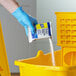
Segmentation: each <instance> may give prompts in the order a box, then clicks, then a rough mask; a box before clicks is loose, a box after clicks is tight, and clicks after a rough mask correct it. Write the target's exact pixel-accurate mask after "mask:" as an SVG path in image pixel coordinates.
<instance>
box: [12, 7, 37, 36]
mask: <svg viewBox="0 0 76 76" xmlns="http://www.w3.org/2000/svg"><path fill="white" fill-rule="evenodd" d="M12 15H13V16H14V17H15V18H16V19H17V20H18V21H19V23H20V24H21V25H22V26H24V28H25V31H26V35H27V36H28V27H30V29H31V31H32V33H33V34H34V33H35V28H34V27H35V25H36V24H37V20H36V19H35V18H33V17H31V16H29V15H28V14H27V13H26V12H24V11H23V9H22V7H18V8H17V9H16V10H15V11H14V12H13V13H12Z"/></svg>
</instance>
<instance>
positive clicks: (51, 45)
mask: <svg viewBox="0 0 76 76" xmlns="http://www.w3.org/2000/svg"><path fill="white" fill-rule="evenodd" d="M49 43H50V52H51V55H52V64H53V66H55V65H56V64H55V57H54V48H53V42H52V38H49Z"/></svg>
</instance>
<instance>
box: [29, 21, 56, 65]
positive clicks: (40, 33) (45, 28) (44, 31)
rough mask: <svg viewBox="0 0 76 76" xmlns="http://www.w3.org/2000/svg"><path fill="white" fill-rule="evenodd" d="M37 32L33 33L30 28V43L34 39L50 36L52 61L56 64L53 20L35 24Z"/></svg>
mask: <svg viewBox="0 0 76 76" xmlns="http://www.w3.org/2000/svg"><path fill="white" fill-rule="evenodd" d="M35 30H36V33H35V34H32V32H31V29H30V28H28V40H29V43H31V42H32V41H34V40H38V39H43V38H48V39H49V43H50V51H51V54H52V63H53V66H55V59H54V48H53V43H52V35H51V34H52V31H51V30H52V27H51V22H47V23H43V24H37V25H36V26H35Z"/></svg>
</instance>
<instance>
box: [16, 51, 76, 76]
mask: <svg viewBox="0 0 76 76" xmlns="http://www.w3.org/2000/svg"><path fill="white" fill-rule="evenodd" d="M51 61H52V60H51V54H50V53H48V54H43V52H42V51H38V54H37V56H36V57H33V58H29V59H23V60H17V61H15V65H17V66H19V69H20V76H76V66H61V65H62V64H61V51H55V61H56V66H52V62H51Z"/></svg>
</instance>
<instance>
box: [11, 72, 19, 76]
mask: <svg viewBox="0 0 76 76" xmlns="http://www.w3.org/2000/svg"><path fill="white" fill-rule="evenodd" d="M11 76H20V74H19V73H13V74H11Z"/></svg>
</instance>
